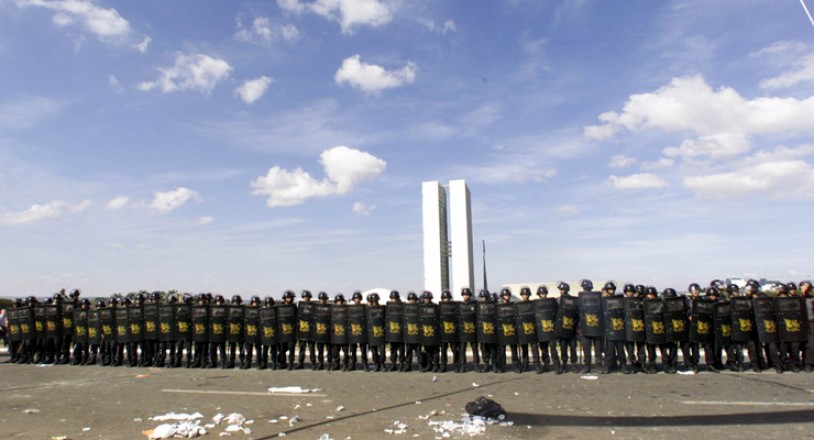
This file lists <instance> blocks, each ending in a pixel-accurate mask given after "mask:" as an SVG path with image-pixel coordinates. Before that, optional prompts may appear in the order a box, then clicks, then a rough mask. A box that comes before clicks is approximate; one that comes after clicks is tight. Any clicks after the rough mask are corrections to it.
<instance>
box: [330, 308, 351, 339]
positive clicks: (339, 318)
mask: <svg viewBox="0 0 814 440" xmlns="http://www.w3.org/2000/svg"><path fill="white" fill-rule="evenodd" d="M347 343H348V306H347V305H345V304H334V305H332V306H331V344H334V345H345V344H347Z"/></svg>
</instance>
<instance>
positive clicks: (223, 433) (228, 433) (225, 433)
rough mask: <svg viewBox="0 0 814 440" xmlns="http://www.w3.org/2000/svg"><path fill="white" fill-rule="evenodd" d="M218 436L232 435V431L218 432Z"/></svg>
mask: <svg viewBox="0 0 814 440" xmlns="http://www.w3.org/2000/svg"><path fill="white" fill-rule="evenodd" d="M218 436H220V437H231V436H232V433H230V432H221V433H220V434H218Z"/></svg>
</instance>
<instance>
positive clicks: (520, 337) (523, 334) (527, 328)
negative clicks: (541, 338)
mask: <svg viewBox="0 0 814 440" xmlns="http://www.w3.org/2000/svg"><path fill="white" fill-rule="evenodd" d="M515 310H516V313H517V327H516V328H517V343H519V344H536V343H537V329H536V328H535V327H536V326H535V325H534V321H536V319H535V315H534V302H533V301H520V302H518V303H517V304H516V305H515Z"/></svg>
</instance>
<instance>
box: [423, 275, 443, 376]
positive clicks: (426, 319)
mask: <svg viewBox="0 0 814 440" xmlns="http://www.w3.org/2000/svg"><path fill="white" fill-rule="evenodd" d="M432 299H433V298H432V292H430V291H429V290H425V291H424V292H423V293H422V294H421V303H422V306H421V309H420V312H419V322H420V324H421V352H420V354H419V364H420V366H421V371H422V372H428V371H430V370H432V372H434V373H438V372H440V371H441V339H440V334H439V331H438V330H439V329H438V324H439V314H438V305H437V304H434V303H433V302H432Z"/></svg>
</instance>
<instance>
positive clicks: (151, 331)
mask: <svg viewBox="0 0 814 440" xmlns="http://www.w3.org/2000/svg"><path fill="white" fill-rule="evenodd" d="M142 310H143V313H144V339H145V340H147V341H155V340H158V304H144V306H142Z"/></svg>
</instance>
